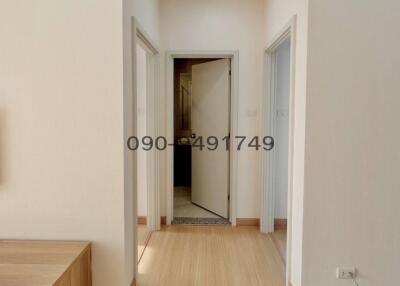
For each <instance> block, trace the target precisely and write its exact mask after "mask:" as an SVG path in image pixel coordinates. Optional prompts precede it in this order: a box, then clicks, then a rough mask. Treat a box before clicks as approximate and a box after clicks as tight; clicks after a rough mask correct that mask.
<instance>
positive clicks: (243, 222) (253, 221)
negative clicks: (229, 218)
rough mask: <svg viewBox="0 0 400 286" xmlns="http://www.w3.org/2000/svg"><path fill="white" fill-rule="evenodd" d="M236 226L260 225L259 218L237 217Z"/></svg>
mask: <svg viewBox="0 0 400 286" xmlns="http://www.w3.org/2000/svg"><path fill="white" fill-rule="evenodd" d="M236 226H260V219H259V218H237V219H236Z"/></svg>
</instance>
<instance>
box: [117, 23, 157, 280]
mask: <svg viewBox="0 0 400 286" xmlns="http://www.w3.org/2000/svg"><path fill="white" fill-rule="evenodd" d="M129 25H130V27H129V34H130V42H129V43H126V42H125V43H124V55H123V56H124V58H123V66H124V82H123V110H124V118H123V124H124V224H125V232H126V236H127V237H126V238H125V240H126V241H125V249H127V250H129V252H130V249H132V246H133V254H132V255H133V261H132V262H133V268H134V277H137V275H138V267H137V264H138V263H137V261H138V259H137V258H138V248H137V231H136V230H137V224H138V223H137V166H136V165H137V154H136V152H134V151H131V150H129V149H128V148H127V141H128V138H129V137H130V136H137V126H136V123H137V116H138V114H137V73H138V71H137V66H136V64H137V58H136V45H137V44H138V43H139V41H140V42H141V43H142V44H144V45H145V47H146V49H147V51H149V53H148V55H150V56H148V57H147V63H146V66H147V78H146V81H147V82H146V100H147V106H146V111H147V115H146V121H147V122H146V125H147V126H146V127H147V132H148V135H149V136H152V137H157V136H158V134H159V133H160V129H159V128H160V123H159V122H160V117H159V114H160V110H161V107H160V105H159V102H160V100H159V99H160V52H159V48H158V47H157V45H156V44H155V43H154V41H153V40H152V39H151V38H150V37H149V36H148V34H147V33H146V31H145V30H144V29H143V28H142V26H141V25H140V24H139V22H138V21H137V19H136V18H135V17H133V16H132V17H130V19H129ZM159 162H160V158H159V153H158V152H157V151H153V150H152V151H149V154H148V156H147V165H148V168H147V172H148V174H147V175H148V181H149V183H148V185H147V225H148V227H149V228H150V230H158V229H160V202H159V197H160V183H159V181H160V179H159V165H160V163H159ZM131 244H133V245H131ZM127 255H128V256H130V254H128V253H127ZM129 260H130V259H129ZM128 272H129V270H128Z"/></svg>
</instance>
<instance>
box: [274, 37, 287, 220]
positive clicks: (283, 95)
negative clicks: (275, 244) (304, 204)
mask: <svg viewBox="0 0 400 286" xmlns="http://www.w3.org/2000/svg"><path fill="white" fill-rule="evenodd" d="M275 59H276V62H275V67H276V83H275V84H276V85H275V92H276V94H275V101H274V103H275V104H274V108H275V112H274V117H275V124H274V125H275V126H274V141H275V145H274V149H273V150H272V152H274V166H273V168H274V170H273V174H274V180H273V182H274V183H273V184H274V185H273V188H274V200H275V204H274V207H275V210H274V212H275V218H277V219H285V218H287V202H288V200H287V198H288V150H289V144H288V143H289V97H290V40H286V41H285V42H283V43H282V44H281V45H280V46H279V47H278V49H277V50H276V51H275Z"/></svg>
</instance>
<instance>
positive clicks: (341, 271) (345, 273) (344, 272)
mask: <svg viewBox="0 0 400 286" xmlns="http://www.w3.org/2000/svg"><path fill="white" fill-rule="evenodd" d="M336 278H337V279H354V278H356V269H355V268H354V267H338V268H336Z"/></svg>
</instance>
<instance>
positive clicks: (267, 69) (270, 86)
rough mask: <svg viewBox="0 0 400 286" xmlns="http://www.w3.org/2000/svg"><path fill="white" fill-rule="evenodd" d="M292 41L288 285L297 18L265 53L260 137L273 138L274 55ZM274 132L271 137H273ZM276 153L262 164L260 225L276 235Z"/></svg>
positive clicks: (263, 160) (270, 43) (287, 25)
mask: <svg viewBox="0 0 400 286" xmlns="http://www.w3.org/2000/svg"><path fill="white" fill-rule="evenodd" d="M287 39H290V95H289V142H288V144H289V148H288V149H289V150H288V201H287V242H286V248H287V252H286V285H288V283H289V281H290V279H291V253H292V249H291V240H292V205H293V202H292V199H293V156H294V154H293V150H294V149H293V147H294V126H295V122H294V112H295V106H294V97H295V47H296V15H294V16H292V18H291V19H290V21H289V22H288V23H287V24H286V25H285V26H284V27H283V28H282V30H281V31H280V32H279V33H278V34H277V35H276V36H275V37H274V38H273V39H272V40H271V41H270V42H269V43H268V44H267V46H266V48H265V49H264V79H265V81H264V82H265V84H264V93H263V97H262V104H261V108H262V112H261V118H262V119H261V136H262V137H264V136H267V135H270V136H273V126H274V117H273V115H272V114H271V111H273V108H274V97H275V85H274V82H275V75H274V73H273V72H274V70H275V59H274V57H275V55H274V53H275V51H276V49H277V48H278V46H279V45H280V44H282V43H283V42H284V41H285V40H287ZM271 131H272V134H271ZM273 160H274V158H273V153H272V152H268V153H267V154H265V155H264V156H262V160H261V165H262V166H261V170H262V171H261V172H262V173H261V176H260V178H261V194H262V200H261V223H260V228H261V231H262V232H265V233H270V232H273V231H274V189H273V168H272V161H273Z"/></svg>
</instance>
